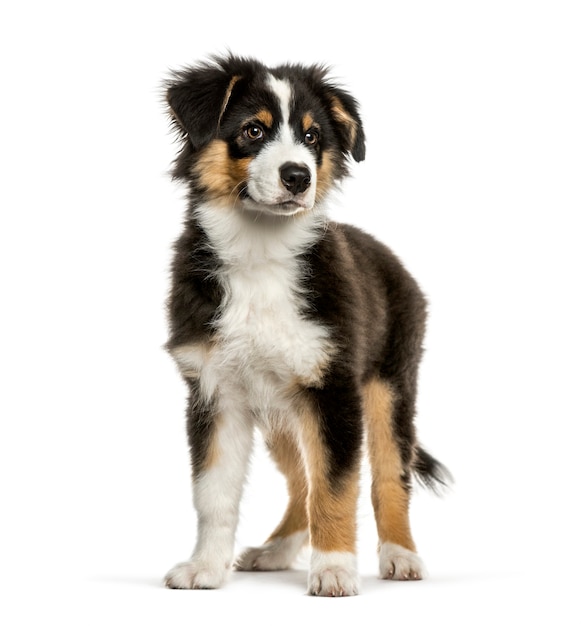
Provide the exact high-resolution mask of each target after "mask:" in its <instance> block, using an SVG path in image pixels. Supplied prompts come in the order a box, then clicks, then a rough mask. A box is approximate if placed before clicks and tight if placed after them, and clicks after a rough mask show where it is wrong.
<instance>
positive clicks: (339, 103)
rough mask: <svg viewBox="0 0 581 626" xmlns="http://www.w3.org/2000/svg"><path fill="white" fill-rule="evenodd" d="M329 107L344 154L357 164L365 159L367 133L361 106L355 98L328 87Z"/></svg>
mask: <svg viewBox="0 0 581 626" xmlns="http://www.w3.org/2000/svg"><path fill="white" fill-rule="evenodd" d="M327 97H328V106H329V111H330V113H331V117H332V118H333V121H334V122H335V125H336V128H337V130H338V133H339V139H340V142H341V149H342V151H343V152H348V153H350V154H351V156H352V157H353V159H354V160H355V161H357V162H359V161H363V159H365V133H364V132H363V124H362V122H361V116H360V115H359V105H358V104H357V101H356V100H355V98H353V96H351V95H350V94H348V93H347V92H346V91H344V90H343V89H339V88H338V87H335V86H333V85H331V86H328V87H327Z"/></svg>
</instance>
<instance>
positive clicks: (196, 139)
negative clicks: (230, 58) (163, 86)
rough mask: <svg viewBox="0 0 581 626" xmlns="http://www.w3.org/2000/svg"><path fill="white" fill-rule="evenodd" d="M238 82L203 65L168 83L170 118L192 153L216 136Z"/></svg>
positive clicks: (173, 78) (188, 69) (234, 77)
mask: <svg viewBox="0 0 581 626" xmlns="http://www.w3.org/2000/svg"><path fill="white" fill-rule="evenodd" d="M239 78H240V76H232V75H230V74H228V73H227V72H226V71H225V70H224V69H222V68H221V67H217V66H211V65H204V66H199V67H191V68H187V69H185V70H182V71H179V72H176V73H174V75H173V77H172V79H170V80H169V81H168V82H167V103H168V105H169V112H170V115H171V117H172V118H173V120H174V122H175V123H176V124H177V126H178V127H179V128H180V129H181V130H182V131H183V132H185V133H186V134H187V136H188V139H189V142H190V144H191V147H192V148H193V150H194V151H197V150H199V149H200V148H202V147H204V146H205V145H206V144H207V143H208V142H209V141H210V140H211V139H212V138H213V137H214V136H215V135H216V133H217V131H218V128H219V126H220V120H221V119H222V116H223V115H224V111H225V110H226V107H227V106H228V101H229V99H230V96H231V95H232V89H233V88H234V85H235V84H236V82H237V81H238V80H239Z"/></svg>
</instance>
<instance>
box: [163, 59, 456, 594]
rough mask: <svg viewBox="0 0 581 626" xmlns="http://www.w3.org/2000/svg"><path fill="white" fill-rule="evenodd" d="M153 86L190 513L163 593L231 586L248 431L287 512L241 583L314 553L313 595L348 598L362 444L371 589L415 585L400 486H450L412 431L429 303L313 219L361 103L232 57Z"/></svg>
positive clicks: (381, 250) (414, 558)
mask: <svg viewBox="0 0 581 626" xmlns="http://www.w3.org/2000/svg"><path fill="white" fill-rule="evenodd" d="M166 86H167V102H168V105H169V112H170V115H171V118H172V121H173V124H174V125H175V127H176V129H177V130H178V132H179V136H180V151H179V154H178V156H177V159H176V161H175V164H174V169H173V175H174V177H175V178H176V179H178V180H181V181H184V182H185V183H186V184H187V188H188V192H189V206H188V211H187V214H186V218H185V223H184V231H183V234H182V235H181V237H180V238H179V239H178V241H177V243H176V244H175V259H174V262H173V284H172V288H171V295H170V298H169V304H168V309H169V320H170V339H169V341H168V344H167V348H168V350H169V352H170V353H171V355H172V357H173V358H174V360H175V362H176V363H177V366H178V367H179V370H180V372H181V374H182V376H183V378H184V380H185V382H186V384H187V385H188V388H189V393H190V399H189V402H188V405H187V432H188V437H189V444H190V448H191V462H192V475H193V486H194V502H195V508H196V511H197V516H198V526H197V543H196V546H195V548H194V552H193V554H192V556H191V558H190V560H189V561H186V562H184V563H180V564H178V565H176V566H175V567H174V568H173V569H172V570H171V571H170V572H169V573H168V574H167V577H166V584H167V586H168V587H172V588H179V589H207V588H215V587H219V586H220V585H222V584H223V583H224V581H225V580H226V578H227V577H228V574H229V572H230V570H231V569H232V564H233V561H234V537H235V531H236V526H237V522H238V512H239V505H240V498H241V495H242V488H243V484H244V480H245V476H246V473H247V468H248V461H249V457H250V454H251V450H252V441H253V434H254V431H255V430H256V429H258V430H260V431H261V432H262V435H263V436H264V439H265V441H266V444H267V446H268V449H269V450H270V453H271V454H272V457H273V459H274V461H275V462H276V464H277V466H278V467H279V468H280V470H281V471H282V472H283V474H284V475H285V477H286V480H287V483H288V492H289V504H288V508H287V510H286V512H285V513H284V515H283V517H282V520H281V522H280V524H279V525H278V526H277V527H276V528H275V530H274V531H273V533H272V534H271V535H270V537H269V538H268V539H267V540H266V542H265V543H264V545H262V546H260V547H258V548H250V549H248V550H246V551H245V552H243V554H242V555H240V556H239V558H238V559H237V560H236V561H235V567H236V568H237V569H240V570H281V569H285V568H288V567H290V566H291V565H292V563H293V560H294V558H295V556H296V555H297V553H298V551H299V550H300V549H301V548H302V547H303V546H304V545H305V544H307V543H309V542H310V545H311V548H312V556H311V563H310V572H309V577H308V591H309V593H311V594H314V595H321V596H346V595H354V594H357V592H358V574H357V566H356V556H355V547H356V545H355V544H356V505H357V498H358V485H359V469H360V461H361V455H362V446H363V442H364V440H365V441H366V442H367V448H368V452H369V459H370V465H371V470H372V494H371V496H372V501H373V506H374V510H375V517H376V520H377V530H378V534H379V572H380V576H381V578H387V579H397V580H418V579H420V578H422V577H423V576H424V567H423V565H422V561H421V560H420V558H419V556H418V555H417V553H416V548H415V544H414V541H413V539H412V536H411V533H410V525H409V521H408V502H409V496H410V486H411V477H412V474H416V475H417V476H418V477H419V478H420V479H421V480H422V481H423V482H424V483H426V484H428V485H432V486H433V485H436V484H437V483H439V482H443V481H444V479H445V477H446V476H445V470H444V468H443V467H442V466H441V465H440V464H439V463H438V462H437V461H435V460H434V459H433V458H432V457H431V456H430V455H429V454H427V453H426V452H425V451H424V450H423V449H422V448H421V447H419V445H418V443H417V442H416V436H415V431H414V425H413V418H414V404H415V399H416V383H417V373H418V365H419V362H420V357H421V352H422V337H423V335H424V326H425V320H426V305H425V300H424V297H423V296H422V293H421V292H420V289H419V288H418V286H417V284H416V282H415V281H414V279H413V278H412V277H411V276H410V274H409V273H408V272H407V271H406V270H405V269H404V268H403V267H402V265H401V263H400V262H399V260H398V259H397V258H396V257H395V256H394V255H393V254H392V253H391V252H390V251H389V250H388V249H387V248H386V247H385V246H384V245H383V244H381V243H379V242H378V241H376V240H375V239H374V238H372V237H371V236H369V235H367V234H365V233H363V232H361V231H360V230H358V229H357V228H354V227H352V226H347V225H345V224H337V223H334V222H332V221H330V220H329V219H328V218H327V216H326V213H325V199H326V197H327V195H328V192H329V190H330V189H332V188H333V186H334V185H335V183H337V182H338V181H340V180H341V179H342V178H343V177H344V176H345V175H346V174H347V169H348V161H349V158H350V157H351V158H353V159H354V160H355V161H361V160H363V158H364V156H365V141H364V133H363V128H362V125H361V119H360V116H359V112H358V105H357V103H356V101H355V100H354V99H353V97H351V96H350V95H349V94H348V93H346V92H345V91H344V90H343V89H340V88H339V87H337V86H336V85H335V84H334V83H332V82H331V81H330V80H329V79H328V77H327V73H326V71H325V69H324V68H322V67H320V66H313V67H304V66H300V65H283V66H280V67H276V68H272V69H271V68H267V67H265V66H264V65H262V64H261V63H259V62H257V61H254V60H249V59H243V58H238V57H233V56H229V57H226V58H218V59H214V60H213V61H212V62H210V63H204V64H200V65H196V66H194V67H188V68H186V69H183V70H181V71H178V72H175V73H174V74H173V75H172V77H171V79H170V80H169V81H168V83H167V85H166ZM365 434H366V435H367V436H366V437H365Z"/></svg>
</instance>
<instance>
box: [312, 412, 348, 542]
mask: <svg viewBox="0 0 581 626" xmlns="http://www.w3.org/2000/svg"><path fill="white" fill-rule="evenodd" d="M300 423H301V430H300V438H301V446H302V452H303V455H304V459H305V465H306V468H307V479H308V485H309V492H308V498H307V508H308V514H309V530H310V536H311V545H312V547H313V548H316V549H318V550H321V551H337V552H352V553H354V552H355V549H356V545H355V544H356V517H357V498H358V495H359V464H357V466H356V467H355V468H353V470H352V471H351V473H349V474H347V475H345V476H343V477H342V479H341V481H340V483H339V484H336V485H334V486H333V487H334V488H332V487H331V485H330V484H329V471H328V470H329V464H328V459H327V456H326V451H325V447H324V444H323V437H322V433H321V432H320V427H319V422H318V416H317V415H316V414H315V412H314V411H313V409H312V408H311V407H310V406H309V403H308V402H305V403H304V404H303V407H302V411H301V415H300Z"/></svg>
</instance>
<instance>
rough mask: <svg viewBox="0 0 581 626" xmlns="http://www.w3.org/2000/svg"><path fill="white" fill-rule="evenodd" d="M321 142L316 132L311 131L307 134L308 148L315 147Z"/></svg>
mask: <svg viewBox="0 0 581 626" xmlns="http://www.w3.org/2000/svg"><path fill="white" fill-rule="evenodd" d="M318 141H319V133H318V132H317V131H316V130H309V131H307V132H306V133H305V143H306V144H307V146H314V145H316V144H317V142H318Z"/></svg>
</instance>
